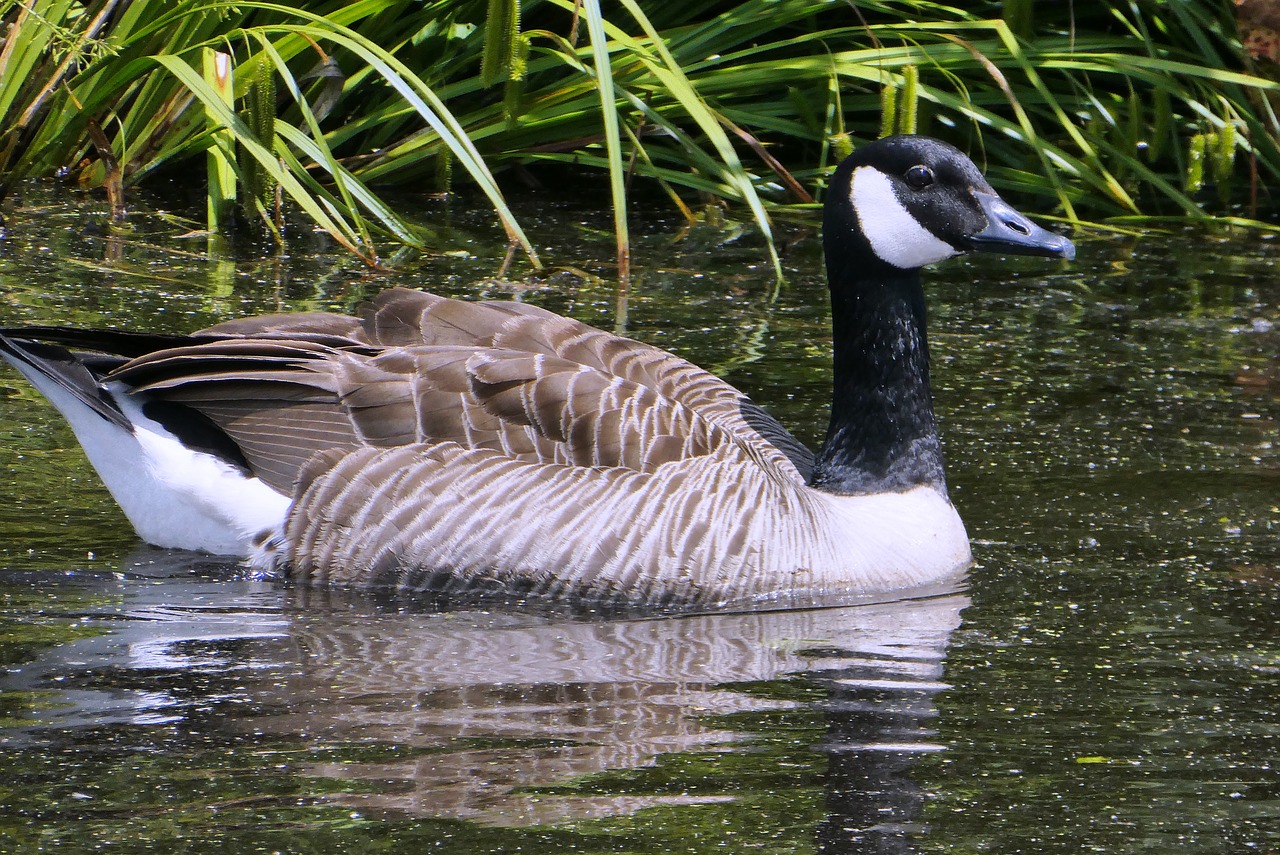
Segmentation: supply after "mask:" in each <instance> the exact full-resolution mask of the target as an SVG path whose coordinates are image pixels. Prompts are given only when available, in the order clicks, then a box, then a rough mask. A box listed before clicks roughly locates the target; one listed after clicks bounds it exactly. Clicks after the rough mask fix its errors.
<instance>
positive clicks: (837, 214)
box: [810, 136, 1075, 495]
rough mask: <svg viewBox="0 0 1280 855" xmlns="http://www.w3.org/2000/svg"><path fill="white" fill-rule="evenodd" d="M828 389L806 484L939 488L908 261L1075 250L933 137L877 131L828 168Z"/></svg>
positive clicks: (921, 308)
mask: <svg viewBox="0 0 1280 855" xmlns="http://www.w3.org/2000/svg"><path fill="white" fill-rule="evenodd" d="M823 244H824V249H825V251H826V259H827V279H828V284H829V286H830V290H831V308H832V316H831V321H832V339H833V342H832V343H833V367H834V376H833V394H832V405H831V422H830V425H829V426H828V428H827V438H826V442H825V443H824V444H823V447H822V449H821V450H820V451H819V453H818V456H817V460H816V461H815V465H814V470H813V475H812V479H811V482H810V483H811V484H812V485H813V486H815V487H818V488H819V489H822V490H825V491H828V492H832V493H838V494H846V495H848V494H859V495H867V494H878V493H885V492H894V491H902V490H909V489H912V488H914V487H916V486H919V485H928V486H931V487H933V488H934V489H936V490H939V491H945V479H944V476H943V462H942V448H941V444H940V442H939V440H938V435H937V425H936V422H935V420H934V415H933V399H932V392H931V389H930V385H929V344H928V334H927V329H926V327H927V324H926V311H925V299H924V289H923V288H922V287H921V282H920V268H922V267H924V266H925V265H928V264H934V263H936V262H939V261H943V260H945V259H947V258H951V257H952V256H955V255H959V254H960V253H964V252H973V251H977V252H994V253H1006V254H1015V255H1039V256H1046V257H1049V258H1065V259H1070V258H1073V257H1075V247H1074V246H1073V245H1072V243H1071V241H1069V240H1068V239H1066V238H1064V237H1062V236H1061V235H1057V234H1054V233H1052V232H1050V231H1047V230H1045V229H1042V228H1041V227H1040V226H1037V225H1036V224H1035V223H1033V222H1031V220H1029V219H1027V218H1026V217H1024V216H1023V215H1022V214H1020V213H1018V212H1017V211H1015V210H1014V209H1013V208H1012V207H1011V206H1010V205H1009V204H1007V203H1006V202H1004V201H1003V200H1002V199H1001V198H1000V197H999V195H997V194H996V192H995V191H994V190H993V189H991V185H990V184H988V183H987V181H986V179H985V178H983V177H982V173H981V172H979V171H978V167H977V166H975V165H974V163H973V161H971V160H970V159H969V158H968V157H966V156H965V155H964V154H962V153H961V152H960V151H959V150H958V149H956V148H954V147H953V146H950V145H947V144H946V143H944V142H939V141H938V140H934V139H930V138H928V137H919V136H896V137H886V138H885V139H882V140H878V141H876V142H873V143H870V144H868V145H865V146H863V147H862V148H860V149H859V150H858V151H857V152H855V153H854V154H853V155H851V156H850V157H848V158H846V159H845V161H844V162H843V163H841V164H840V166H839V167H838V168H837V169H836V172H835V175H834V176H833V177H832V181H831V186H830V193H829V195H828V197H827V203H826V209H825V214H824V228H823Z"/></svg>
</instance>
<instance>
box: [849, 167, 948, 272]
mask: <svg viewBox="0 0 1280 855" xmlns="http://www.w3.org/2000/svg"><path fill="white" fill-rule="evenodd" d="M849 200H850V203H851V204H852V205H853V213H854V216H856V217H857V218H858V225H859V226H860V227H861V228H862V233H863V234H864V235H866V236H867V242H868V243H870V244H871V251H872V252H874V253H875V254H876V255H877V256H879V257H880V258H881V259H882V260H884V261H887V262H888V263H890V264H892V265H893V266H894V267H901V268H903V269H904V270H910V269H913V268H916V267H924V266H925V265H926V264H934V263H936V262H939V261H942V260H943V259H946V258H950V257H951V256H953V255H959V251H958V250H957V249H956V248H955V247H953V246H952V245H951V244H949V243H947V242H946V241H943V240H939V239H938V238H936V237H934V235H933V233H932V232H930V231H929V230H928V229H926V228H925V227H924V226H922V225H920V223H919V222H917V221H916V218H915V217H913V216H911V212H910V211H908V210H907V209H906V208H904V207H903V205H902V202H901V201H899V199H898V194H897V193H895V192H894V191H893V183H892V182H890V181H889V176H887V175H885V174H884V173H883V172H881V171H880V170H878V169H876V168H875V167H874V166H859V167H858V168H857V169H855V170H854V171H853V177H852V178H851V179H850V180H849Z"/></svg>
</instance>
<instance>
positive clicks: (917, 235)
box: [824, 136, 1075, 278]
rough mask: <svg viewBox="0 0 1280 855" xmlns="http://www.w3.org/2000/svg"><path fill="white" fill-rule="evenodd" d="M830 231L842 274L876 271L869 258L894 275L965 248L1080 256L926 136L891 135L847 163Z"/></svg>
mask: <svg viewBox="0 0 1280 855" xmlns="http://www.w3.org/2000/svg"><path fill="white" fill-rule="evenodd" d="M824 235H825V237H824V240H825V243H826V250H827V263H828V268H829V269H831V271H832V273H833V274H836V275H837V277H838V274H840V273H842V272H849V273H854V274H855V275H856V271H857V270H859V269H861V270H862V271H863V272H870V271H867V270H866V269H865V268H863V267H862V265H864V264H865V263H868V262H869V263H870V264H871V265H872V267H873V268H875V267H887V268H890V270H886V271H884V275H892V272H893V271H894V270H898V271H910V270H916V269H919V268H921V267H924V266H925V265H928V264H934V263H936V262H939V261H943V260H945V259H947V258H950V257H952V256H954V255H958V254H960V253H963V252H994V253H1005V254H1013V255H1039V256H1046V257H1050V258H1065V259H1072V258H1074V257H1075V246H1074V245H1073V244H1072V243H1071V241H1070V240H1068V239H1067V238H1065V237H1063V236H1062V235H1058V234H1054V233H1053V232H1050V231H1047V230H1046V229H1043V228H1041V227H1040V226H1038V225H1036V224H1035V223H1033V222H1031V220H1029V219H1027V218H1026V217H1025V216H1023V215H1022V214H1020V213H1018V212H1017V211H1016V210H1014V209H1013V207H1012V206H1010V205H1009V204H1008V203H1007V202H1005V201H1004V200H1003V199H1001V198H1000V196H999V195H998V194H997V193H996V191H995V190H993V189H992V188H991V185H990V184H988V183H987V180H986V179H985V178H983V177H982V173H981V172H979V171H978V167H977V166H976V165H974V163H973V161H972V160H970V159H969V158H968V157H966V156H965V155H964V154H963V153H962V152H961V151H960V150H959V149H957V148H955V147H954V146H951V145H948V144H947V143H944V142H941V141H939V140H935V139H930V138H929V137H921V136H893V137H885V138H884V139H881V140H877V141H876V142H873V143H869V144H868V145H865V146H863V147H862V148H860V149H859V150H858V151H856V152H854V153H853V154H852V155H850V156H849V157H848V158H846V159H845V161H844V162H843V163H841V164H840V166H839V168H837V170H836V172H835V175H834V176H833V178H832V182H831V193H830V195H829V196H828V199H827V204H826V212H825V229H824ZM854 263H856V266H853V265H854ZM859 278H861V277H859Z"/></svg>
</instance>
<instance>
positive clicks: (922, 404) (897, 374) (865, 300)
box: [811, 221, 946, 495]
mask: <svg viewBox="0 0 1280 855" xmlns="http://www.w3.org/2000/svg"><path fill="white" fill-rule="evenodd" d="M832 225H833V224H832V223H831V222H830V221H828V223H827V226H828V229H829V230H828V232H827V235H826V242H827V276H828V280H829V283H830V286H831V314H832V332H833V337H834V344H835V358H834V368H835V377H834V388H833V393H832V400H831V424H830V426H829V427H828V428H827V439H826V442H824V443H823V445H822V449H821V451H819V452H818V460H817V463H816V465H815V466H814V472H813V479H812V482H811V483H812V485H813V486H814V487H816V488H818V489H821V490H825V491H827V492H831V493H840V494H844V495H858V494H868V493H884V492H890V491H901V490H908V489H911V488H912V487H916V486H920V485H929V486H933V487H936V488H937V489H939V490H945V489H946V488H945V481H944V479H943V467H942V448H941V445H940V444H939V442H938V429H937V423H936V422H935V420H934V416H933V397H932V393H931V391H930V387H929V342H928V338H927V334H926V330H925V306H924V291H923V288H922V287H921V284H920V271H919V270H902V269H899V268H896V267H893V266H892V265H889V264H886V263H884V262H882V261H880V260H879V259H878V258H876V257H875V255H874V254H872V252H871V249H870V247H869V246H867V245H866V242H865V239H863V238H862V236H861V234H859V233H856V232H852V233H851V231H850V230H848V229H847V224H841V225H845V228H844V229H842V230H841V231H840V232H837V233H833V232H832V231H830V229H831V227H832ZM850 241H852V242H853V243H854V245H853V246H850V244H849V242H850ZM836 242H840V243H843V244H844V245H843V246H839V247H837V246H833V244H835V243H836ZM851 250H852V251H851Z"/></svg>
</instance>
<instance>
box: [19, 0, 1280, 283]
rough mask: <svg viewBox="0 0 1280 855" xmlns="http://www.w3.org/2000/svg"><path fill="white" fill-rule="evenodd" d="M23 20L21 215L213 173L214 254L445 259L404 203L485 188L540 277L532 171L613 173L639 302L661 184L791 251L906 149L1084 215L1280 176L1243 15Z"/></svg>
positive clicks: (756, 11)
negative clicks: (432, 255)
mask: <svg viewBox="0 0 1280 855" xmlns="http://www.w3.org/2000/svg"><path fill="white" fill-rule="evenodd" d="M0 22H2V26H0V38H3V42H2V43H0V198H2V197H3V194H4V193H5V192H6V191H7V190H8V189H9V188H10V187H12V186H13V184H14V183H15V182H16V181H18V180H20V179H22V178H25V177H28V176H50V175H54V174H61V175H65V176H67V177H68V178H73V179H75V180H77V181H79V182H80V183H81V184H83V185H86V186H90V187H103V188H105V189H106V191H107V193H108V196H109V197H110V199H111V200H112V208H113V210H114V211H115V212H116V213H117V214H118V215H119V214H122V212H123V211H124V202H125V198H126V193H127V188H129V187H131V186H134V185H136V184H139V183H141V182H144V181H147V180H148V179H150V178H151V177H153V176H155V175H157V174H163V173H166V172H169V173H173V172H175V171H176V170H178V169H184V170H189V169H190V166H191V163H192V161H193V159H196V162H197V163H198V162H199V160H198V159H200V158H203V159H204V160H205V161H206V162H207V164H208V167H207V175H208V182H207V190H206V195H207V197H208V206H207V207H208V211H209V215H208V220H209V227H210V229H212V230H218V229H224V228H226V227H227V224H228V223H229V222H231V221H232V220H233V218H237V217H238V218H239V220H240V221H242V222H252V223H261V224H262V228H264V229H266V230H268V231H269V232H273V233H276V234H279V232H280V230H281V229H282V228H283V227H285V225H286V224H287V223H289V222H290V221H291V220H292V219H294V218H295V216H296V215H301V216H302V217H304V218H306V219H308V220H310V221H312V222H314V223H315V224H316V225H318V226H319V227H321V228H323V229H324V230H325V231H327V232H328V233H329V234H331V235H332V236H333V237H334V239H335V240H337V241H338V242H340V243H341V244H342V245H344V246H346V247H347V248H349V249H350V250H351V251H352V252H354V253H357V254H358V255H360V256H361V257H362V258H364V259H365V260H366V261H368V262H369V263H371V264H372V263H376V262H377V258H378V247H379V244H380V243H382V242H384V241H391V242H393V243H403V244H409V245H414V246H422V245H424V244H425V243H426V242H427V238H426V237H425V236H424V235H423V234H422V233H421V232H419V231H418V230H417V229H415V228H414V227H413V226H412V225H411V224H410V223H408V222H406V220H405V219H404V218H403V217H401V216H400V215H398V214H397V213H396V211H395V210H393V208H392V206H391V205H390V204H388V203H387V202H386V201H385V199H384V198H383V197H384V195H385V193H384V192H383V189H382V188H384V187H394V188H396V189H397V190H398V191H406V190H409V191H418V192H442V191H449V190H451V189H454V188H455V187H457V186H459V185H461V184H463V183H466V184H468V185H470V186H473V187H475V188H477V189H478V191H479V192H480V193H482V194H483V195H484V197H485V198H487V200H488V202H489V204H490V205H492V207H493V209H494V211H495V213H496V215H497V217H498V220H499V222H500V223H501V224H502V226H503V227H504V228H505V230H506V233H507V235H508V237H509V239H510V241H511V243H512V246H513V247H523V249H524V251H525V252H526V253H527V254H528V256H529V257H530V258H531V259H533V260H534V263H535V264H536V255H535V253H534V251H533V248H532V246H531V245H530V244H529V242H528V240H527V238H526V237H525V235H524V233H523V231H522V230H521V228H520V225H519V223H518V222H517V221H516V219H515V217H514V216H513V215H512V213H511V211H510V209H509V208H508V206H507V204H506V201H505V199H504V195H503V193H502V190H501V189H500V187H499V185H498V183H497V181H496V180H495V178H494V175H495V174H496V173H499V172H500V171H501V170H504V169H505V170H511V169H513V168H519V169H520V170H521V171H522V172H523V173H524V174H526V175H528V176H530V177H531V178H532V179H533V180H537V179H538V178H539V176H556V177H557V179H558V178H559V176H563V175H565V174H572V175H574V176H590V175H591V174H592V173H596V172H598V173H602V174H604V175H605V176H607V186H608V187H609V188H610V192H611V194H612V198H613V204H614V209H615V232H616V235H617V241H618V246H619V262H620V275H621V277H622V278H623V279H624V280H625V277H626V270H627V267H626V264H627V251H628V246H629V238H628V229H627V219H626V211H627V201H626V199H627V195H628V193H629V191H630V188H631V185H632V183H633V180H634V179H637V178H640V179H646V180H650V181H652V182H654V183H655V184H656V186H658V187H659V188H661V190H662V191H663V192H664V193H665V194H666V196H667V198H669V199H670V200H671V203H672V204H673V205H674V206H675V207H676V208H677V209H678V210H679V211H680V212H681V213H682V214H683V215H684V216H685V217H687V218H688V219H690V220H695V219H697V218H698V217H699V216H700V214H699V211H700V210H702V209H704V208H705V207H706V206H705V203H706V202H708V201H711V200H730V201H731V202H734V203H737V204H740V205H742V206H744V207H745V210H746V212H747V214H748V216H749V217H750V218H751V219H753V220H754V221H755V223H756V224H757V225H758V227H759V229H760V230H761V231H762V232H763V234H764V235H765V237H766V238H767V239H769V241H768V245H769V246H770V247H772V245H773V244H772V240H771V239H770V234H771V232H770V217H771V215H772V214H774V213H776V212H778V211H780V210H782V209H784V208H786V207H787V206H791V205H804V204H808V203H810V202H812V200H813V195H814V193H815V192H816V191H820V189H821V183H822V181H823V178H824V177H825V175H826V174H827V172H828V171H829V169H830V168H831V166H832V165H833V163H834V161H835V160H836V159H838V156H839V155H840V154H841V153H842V152H843V151H846V150H848V148H849V147H850V146H851V145H852V144H853V143H854V142H855V141H858V140H863V141H865V140H868V139H871V138H874V137H875V136H877V135H879V134H880V133H881V131H882V130H886V129H888V128H904V127H915V128H918V129H919V130H920V131H922V132H927V133H931V134H934V135H937V136H941V137H944V138H947V139H950V140H951V141H953V142H955V143H957V144H959V145H961V146H962V147H965V148H967V149H968V150H970V151H974V152H976V153H978V154H979V156H980V157H983V158H984V159H985V161H986V166H987V167H988V169H989V172H990V175H991V176H992V179H993V181H994V183H996V184H997V185H998V186H999V187H1000V188H1001V189H1002V190H1004V191H1006V192H1012V193H1015V194H1021V195H1024V196H1033V197H1035V196H1038V197H1041V199H1042V201H1041V203H1040V207H1041V208H1044V209H1056V210H1057V211H1058V212H1059V213H1060V214H1061V215H1062V216H1064V217H1067V218H1091V219H1104V218H1110V217H1129V216H1138V215H1150V214H1164V213H1177V214H1180V215H1189V216H1197V217H1199V216H1204V215H1206V214H1207V213H1210V212H1212V213H1219V214H1221V213H1227V214H1231V213H1239V212H1241V209H1239V207H1238V206H1239V205H1241V203H1242V202H1247V203H1248V204H1249V208H1248V211H1247V212H1248V213H1249V214H1250V215H1251V216H1253V215H1256V211H1257V210H1259V209H1261V208H1263V207H1269V200H1268V199H1266V198H1259V187H1260V186H1264V185H1265V183H1266V182H1267V181H1268V180H1274V179H1276V178H1280V145H1278V142H1277V141H1278V139H1280V121H1277V118H1276V115H1275V112H1274V109H1273V107H1272V99H1274V98H1275V96H1276V94H1277V92H1280V86H1278V85H1277V84H1276V83H1275V82H1274V81H1272V80H1270V79H1268V78H1267V77H1266V76H1263V75H1262V74H1258V73H1253V71H1252V70H1251V69H1252V63H1253V62H1254V60H1252V59H1250V58H1249V57H1248V56H1246V54H1245V52H1244V51H1243V50H1242V48H1241V43H1240V38H1239V35H1238V33H1237V30H1236V25H1235V21H1234V18H1233V17H1232V5H1231V4H1229V3H1227V2H1225V0H1217V2H1203V3H1157V2H1151V0H1139V2H1133V3H1128V2H1126V3H1101V4H1038V5H1037V4H1032V3H1030V2H1029V0H1009V2H1004V3H994V2H992V3H978V4H970V6H969V7H968V8H967V9H963V10H962V9H958V8H953V7H951V6H946V5H942V4H934V3H914V2H913V3H904V2H892V0H858V2H850V3H836V2H828V0H747V2H744V3H734V4H728V3H713V2H706V0H695V2H688V3H682V4H652V5H650V6H648V7H646V8H643V9H642V7H641V5H640V4H639V3H637V2H635V0H616V2H611V3H607V4H603V5H602V4H601V3H600V2H599V0H542V1H541V2H536V0H534V2H529V0H527V2H525V3H523V4H521V3H518V2H517V0H464V1H463V2H445V0H436V2H411V0H358V2H353V3H345V2H336V0H317V2H309V3H301V4H296V5H294V6H285V5H282V4H276V3H270V2H261V0H249V2H230V0H176V2H174V1H173V0H169V2H164V3H161V2H158V0H135V1H134V2H131V3H125V2H120V0H88V2H73V1H72V0H21V2H19V0H0ZM1267 61H1268V60H1265V59H1263V60H1257V62H1261V63H1265V62H1267ZM890 110H892V111H894V112H892V113H890ZM1210 136H1211V137H1212V140H1213V142H1212V145H1210V146H1209V147H1208V149H1205V145H1206V144H1205V143H1204V142H1199V143H1198V142H1196V140H1197V139H1203V140H1207V139H1209V137H1210ZM1201 150H1207V151H1208V152H1209V153H1210V154H1211V155H1212V158H1211V160H1210V162H1209V167H1210V168H1209V169H1208V170H1204V169H1200V170H1199V171H1198V172H1197V166H1196V163H1195V161H1194V157H1195V153H1196V152H1198V151H1201ZM183 174H184V180H185V174H186V173H183ZM1196 175H1199V176H1200V179H1201V181H1202V182H1203V183H1205V184H1208V183H1212V184H1213V185H1215V186H1214V188H1213V190H1212V192H1211V191H1209V190H1203V191H1197V189H1196V188H1195V187H1194V186H1192V185H1190V184H1188V183H1187V179H1188V178H1194V177H1195V176H1196ZM1205 179H1210V180H1209V181H1205ZM1032 204H1034V202H1033V203H1032ZM237 212H238V213H237Z"/></svg>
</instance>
